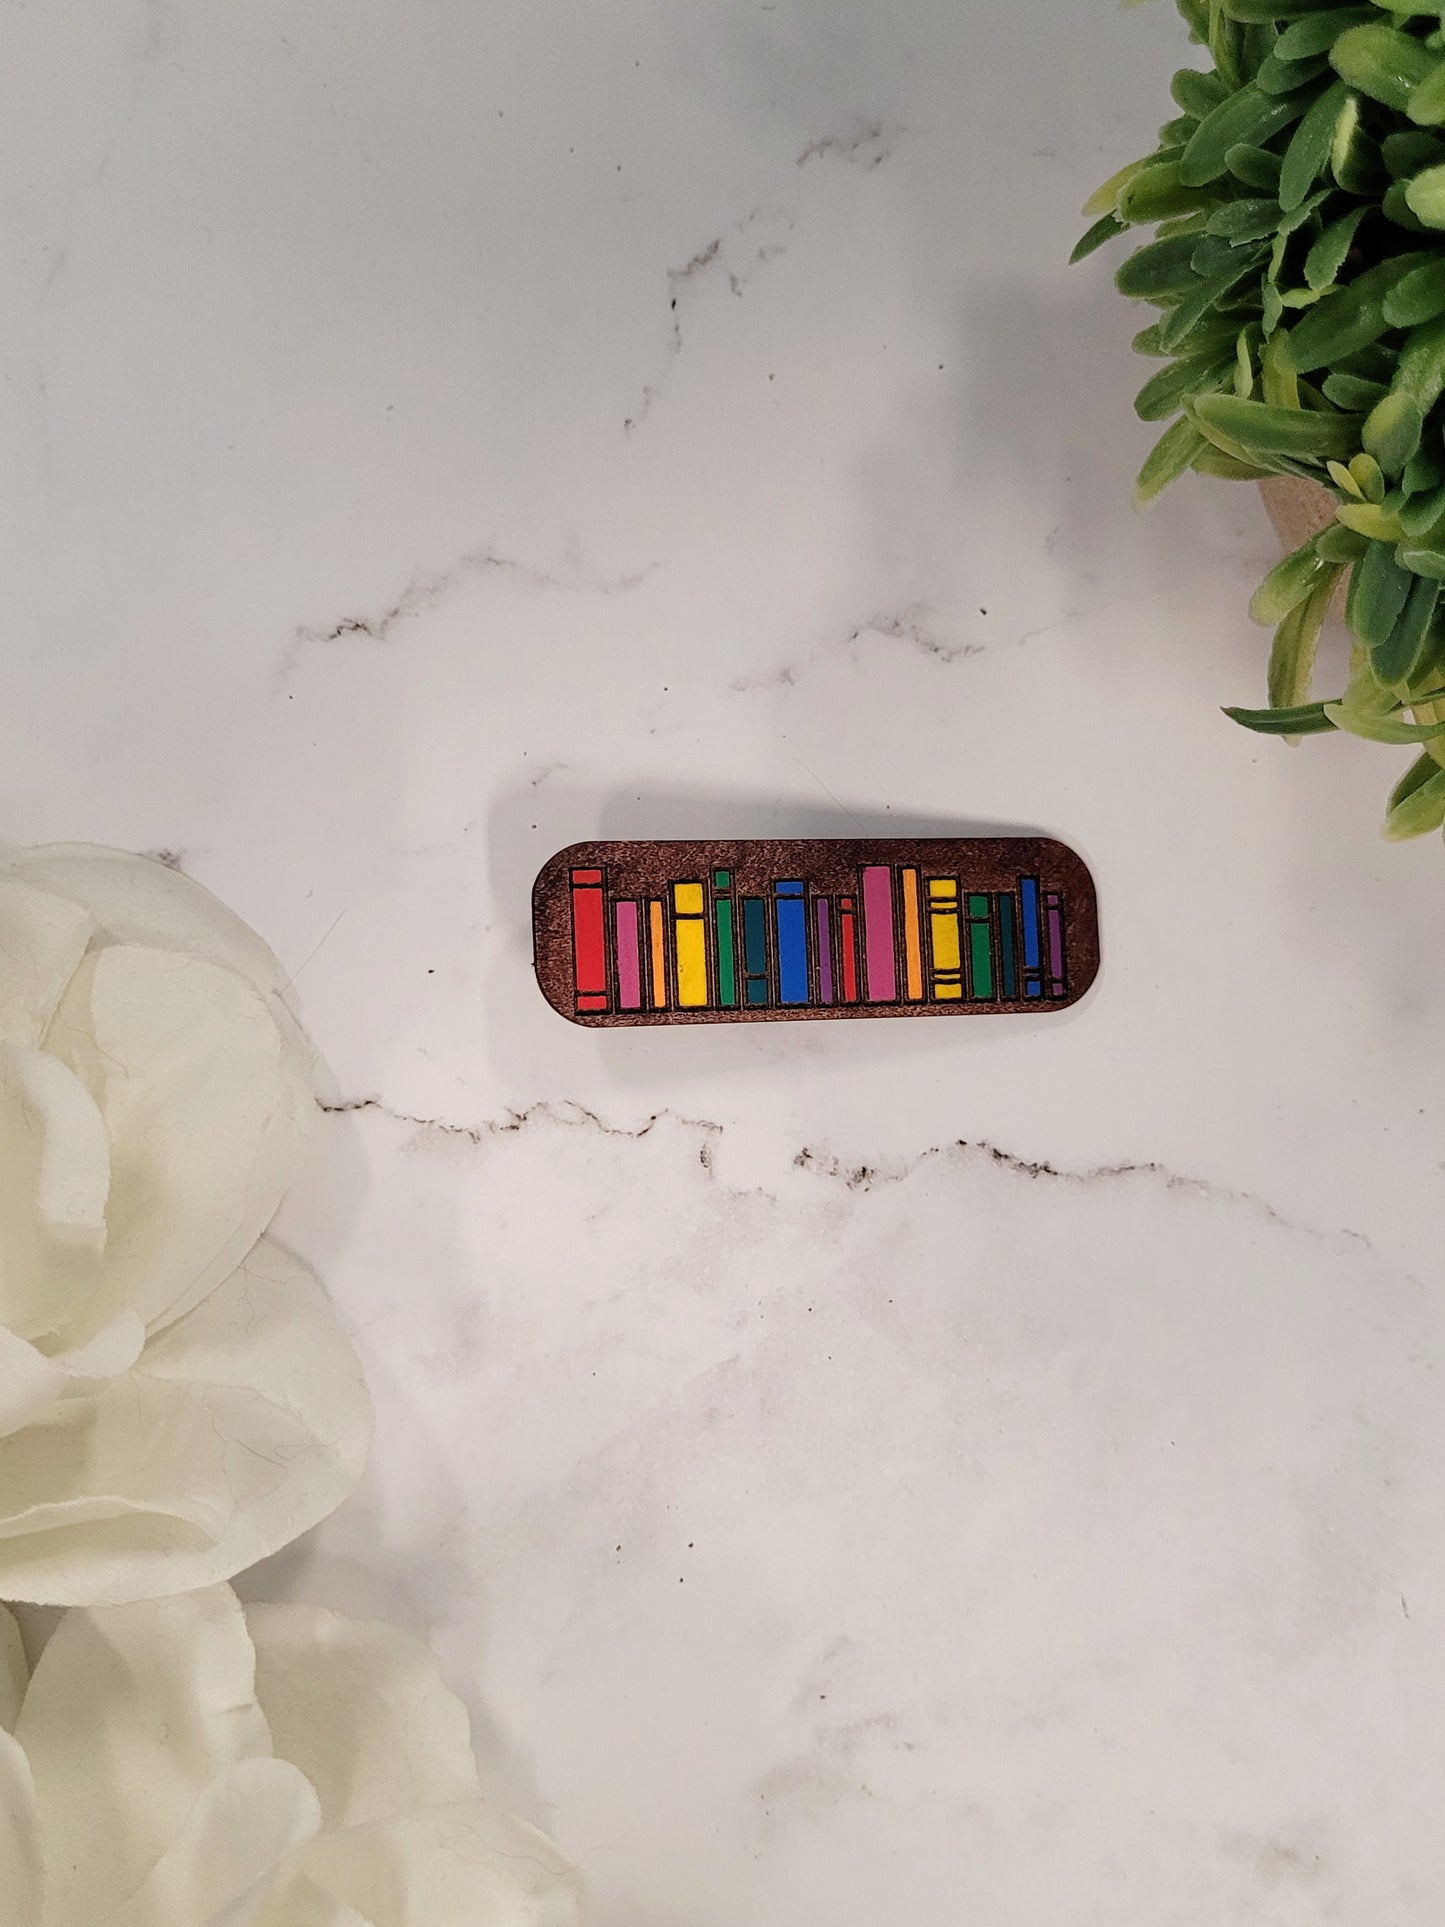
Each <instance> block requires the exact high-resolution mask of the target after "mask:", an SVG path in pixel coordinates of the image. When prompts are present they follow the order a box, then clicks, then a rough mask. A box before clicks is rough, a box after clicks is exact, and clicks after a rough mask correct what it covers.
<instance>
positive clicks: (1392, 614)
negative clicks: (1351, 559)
mask: <svg viewBox="0 0 1445 1927" xmlns="http://www.w3.org/2000/svg"><path fill="white" fill-rule="evenodd" d="M1411 584H1412V577H1411V575H1410V572H1409V570H1407V569H1402V568H1401V567H1400V565H1399V563H1398V562H1396V560H1395V552H1394V550H1393V549H1392V548H1391V547H1390V545H1389V543H1388V542H1372V543H1371V544H1370V546H1369V548H1368V549H1366V551H1365V553H1364V554H1363V555H1362V556H1361V557H1360V559H1359V561H1358V562H1357V563H1356V564H1355V567H1354V570H1353V572H1352V574H1351V576H1350V592H1349V596H1348V598H1347V600H1346V603H1345V619H1346V621H1347V622H1348V623H1349V626H1350V628H1351V630H1352V631H1353V633H1354V634H1355V635H1357V636H1358V637H1359V639H1360V641H1361V642H1362V643H1364V645H1365V647H1366V648H1367V649H1368V650H1369V652H1370V657H1371V661H1372V662H1373V660H1374V656H1375V652H1376V651H1377V650H1378V649H1382V648H1383V647H1384V645H1385V644H1386V643H1387V642H1388V641H1389V639H1390V631H1391V630H1392V629H1393V628H1394V626H1395V624H1396V623H1397V622H1398V621H1399V620H1400V614H1401V611H1402V610H1403V609H1404V607H1405V603H1406V601H1407V600H1408V598H1409V595H1410V589H1411Z"/></svg>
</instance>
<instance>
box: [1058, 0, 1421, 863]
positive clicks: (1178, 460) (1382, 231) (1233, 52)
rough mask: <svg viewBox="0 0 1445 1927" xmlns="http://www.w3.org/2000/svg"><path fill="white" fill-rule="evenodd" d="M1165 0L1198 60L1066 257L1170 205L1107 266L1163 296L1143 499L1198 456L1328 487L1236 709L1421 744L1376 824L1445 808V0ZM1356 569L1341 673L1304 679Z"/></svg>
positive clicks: (1275, 594)
mask: <svg viewBox="0 0 1445 1927" xmlns="http://www.w3.org/2000/svg"><path fill="white" fill-rule="evenodd" d="M1176 4H1177V5H1178V8H1179V12H1180V13H1181V14H1182V15H1183V17H1184V20H1185V22H1186V24H1187V26H1188V27H1189V30H1190V35H1191V38H1192V39H1194V40H1195V41H1196V42H1198V43H1199V44H1201V45H1202V46H1204V47H1206V48H1207V49H1208V54H1209V65H1208V67H1207V68H1204V69H1198V68H1193V67H1186V68H1183V69H1181V70H1180V71H1179V72H1178V73H1177V74H1176V75H1175V76H1174V81H1173V85H1172V89H1171V91H1172V94H1173V98H1174V104H1175V106H1176V107H1177V109H1178V112H1177V114H1176V115H1175V116H1174V118H1173V119H1171V120H1169V121H1167V122H1166V123H1165V125H1164V126H1163V127H1161V128H1160V130H1159V144H1158V146H1157V148H1156V149H1155V151H1154V152H1153V153H1151V154H1148V155H1145V156H1144V158H1143V159H1141V160H1137V161H1133V162H1131V163H1130V165H1129V166H1127V167H1125V168H1122V169H1121V170H1120V171H1119V173H1117V174H1116V175H1114V176H1113V178H1112V179H1111V180H1109V181H1107V182H1105V184H1104V186H1103V187H1101V188H1100V189H1099V191H1098V193H1097V194H1096V195H1094V197H1093V198H1092V199H1091V200H1090V202H1089V203H1088V204H1087V207H1086V210H1085V211H1086V212H1087V213H1089V214H1092V215H1094V216H1095V217H1096V219H1095V221H1094V225H1093V226H1092V227H1091V228H1090V229H1089V230H1088V232H1087V233H1086V234H1085V235H1084V237H1083V239H1082V240H1081V241H1080V242H1079V245H1078V247H1077V248H1076V249H1075V250H1074V257H1073V258H1074V259H1075V260H1080V259H1082V258H1083V257H1084V256H1085V255H1087V254H1090V253H1092V252H1093V251H1094V249H1095V248H1097V247H1100V246H1102V245H1103V244H1104V243H1105V242H1106V241H1109V240H1111V239H1113V238H1114V237H1115V236H1117V235H1121V234H1123V233H1125V232H1127V231H1128V230H1129V229H1131V228H1137V227H1153V228H1155V229H1156V233H1155V237H1154V239H1152V240H1150V241H1148V242H1146V243H1145V244H1144V245H1143V246H1142V247H1140V248H1138V249H1136V251H1135V252H1134V253H1133V254H1131V255H1130V256H1129V258H1128V259H1127V260H1126V261H1125V262H1124V264H1123V265H1122V267H1121V268H1120V269H1119V272H1118V276H1117V281H1118V286H1119V288H1120V291H1121V292H1122V293H1124V294H1126V295H1128V296H1130V297H1131V298H1133V299H1136V300H1140V301H1145V302H1148V303H1149V304H1150V305H1151V306H1152V307H1155V308H1157V309H1158V310H1159V311H1160V316H1159V319H1158V320H1157V321H1155V322H1153V323H1152V324H1151V325H1150V326H1149V327H1147V328H1145V329H1144V330H1143V332H1142V333H1141V334H1139V335H1138V336H1137V337H1136V338H1135V343H1134V345H1135V347H1136V349H1137V350H1138V351H1139V352H1140V353H1141V354H1144V355H1150V356H1153V357H1156V358H1157V359H1159V360H1160V361H1161V362H1162V363H1163V366H1162V367H1161V368H1160V370H1159V371H1158V372H1157V373H1156V374H1154V375H1152V376H1151V377H1150V378H1149V380H1148V381H1146V382H1145V384H1144V386H1143V388H1142V389H1141V390H1140V392H1139V396H1138V400H1137V402H1136V407H1137V410H1138V413H1139V415H1140V416H1141V417H1142V418H1143V419H1144V420H1145V421H1161V422H1163V421H1167V422H1168V423H1169V425H1168V426H1167V427H1166V428H1165V429H1164V432H1163V434H1162V436H1161V437H1160V439H1159V441H1158V442H1157V443H1156V444H1155V446H1154V448H1153V450H1152V451H1151V452H1150V454H1149V456H1148V459H1147V460H1146V461H1145V463H1144V466H1143V469H1142V470H1141V472H1140V476H1139V484H1138V499H1139V500H1140V502H1141V503H1147V502H1149V501H1152V500H1153V499H1154V497H1155V496H1157V495H1158V494H1159V492H1160V491H1161V490H1162V489H1163V488H1165V487H1166V486H1167V485H1168V484H1169V483H1170V482H1172V481H1174V480H1176V479H1177V477H1179V476H1180V475H1182V474H1183V473H1184V472H1185V471H1186V470H1188V469H1194V470H1197V471H1199V472H1200V473H1203V474H1206V475H1216V476H1222V477H1226V478H1228V479H1231V480H1239V481H1258V480H1261V479H1263V478H1264V477H1265V476H1270V475H1288V476H1296V477H1299V478H1302V479H1305V480H1307V481H1311V482H1318V483H1320V484H1322V485H1323V486H1324V487H1325V488H1326V489H1328V490H1329V491H1330V492H1331V494H1333V496H1334V498H1335V502H1336V519H1335V521H1334V523H1333V524H1332V525H1331V526H1330V527H1329V528H1327V529H1325V530H1324V531H1323V532H1322V533H1321V534H1319V535H1317V536H1314V537H1312V538H1311V539H1310V540H1309V541H1307V542H1306V543H1304V544H1303V545H1302V547H1300V548H1299V549H1297V550H1295V552H1294V553H1293V554H1292V555H1289V556H1286V557H1285V559H1284V560H1283V561H1282V562H1281V563H1280V564H1279V565H1278V566H1277V567H1276V568H1274V569H1272V570H1271V571H1270V574H1269V575H1268V576H1267V577H1266V579H1265V581H1264V582H1263V584H1261V586H1260V589H1259V591H1258V593H1257V594H1256V595H1255V597H1254V599H1253V602H1252V603H1251V614H1252V615H1253V616H1254V618H1255V620H1256V621H1259V622H1262V623H1265V624H1269V625H1272V626H1273V628H1274V645H1273V648H1272V650H1271V653H1270V662H1269V677H1268V696H1269V705H1268V707H1267V708H1265V709H1231V710H1229V711H1228V712H1227V713H1228V714H1229V715H1231V716H1233V717H1234V719H1235V720H1236V721H1237V722H1240V723H1243V724H1244V725H1245V726H1246V727H1247V728H1250V729H1256V730H1260V731H1263V732H1265V733H1266V734H1274V735H1280V736H1284V737H1287V738H1289V739H1294V738H1297V737H1300V736H1305V735H1310V734H1314V733H1326V732H1331V731H1338V730H1346V731H1349V732H1350V733H1352V734H1354V735H1356V736H1362V737H1365V738H1367V739H1369V740H1371V741H1375V742H1384V743H1392V744H1411V745H1415V746H1417V747H1418V749H1419V754H1418V757H1417V759H1416V761H1415V762H1414V763H1413V764H1412V765H1411V766H1410V768H1409V769H1408V770H1407V771H1406V773H1405V776H1404V777H1403V778H1402V779H1401V781H1400V782H1399V783H1398V784H1397V785H1396V787H1395V790H1394V791H1393V793H1392V794H1391V797H1390V800H1389V804H1388V806H1387V811H1386V818H1385V834H1386V835H1387V836H1389V837H1391V838H1400V837H1407V836H1418V835H1420V834H1422V833H1423V832H1425V831H1428V830H1434V829H1439V828H1440V827H1441V825H1442V824H1445V600H1442V596H1445V406H1442V396H1445V0H1436V3H1435V4H1434V5H1425V4H1423V0H1369V4H1361V5H1354V6H1341V5H1339V4H1331V0H1176ZM1346 575H1348V578H1349V589H1348V596H1347V601H1346V620H1347V623H1348V626H1349V629H1350V632H1351V638H1352V648H1351V656H1350V675H1349V680H1348V684H1347V686H1346V688H1345V689H1344V690H1343V691H1341V692H1339V694H1338V695H1337V696H1336V697H1335V698H1334V699H1333V700H1328V701H1317V700H1312V685H1313V678H1314V667H1315V650H1316V646H1317V643H1318V640H1319V635H1320V630H1321V628H1322V626H1323V623H1324V619H1325V615H1326V613H1327V611H1328V609H1329V606H1330V602H1331V599H1332V597H1333V596H1334V594H1335V592H1336V589H1337V588H1338V585H1339V583H1340V582H1341V580H1342V579H1344V578H1345V577H1346Z"/></svg>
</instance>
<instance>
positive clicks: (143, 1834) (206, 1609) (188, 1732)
mask: <svg viewBox="0 0 1445 1927" xmlns="http://www.w3.org/2000/svg"><path fill="white" fill-rule="evenodd" d="M0 1895H3V1903H0V1904H3V1909H4V1920H5V1927H578V1923H579V1922H580V1920H581V1918H582V1908H581V1898H580V1882H579V1880H578V1877H577V1875H576V1874H575V1873H574V1872H573V1871H572V1870H571V1869H570V1868H569V1867H568V1866H567V1863H566V1862H565V1861H564V1860H563V1859H562V1858H561V1857H560V1855H559V1854H558V1853H557V1851H556V1849H555V1848H554V1847H553V1846H552V1845H551V1843H550V1842H549V1841H548V1840H547V1839H546V1838H545V1836H544V1835H542V1834H540V1833H538V1832H537V1831H536V1830H535V1829H534V1828H532V1827H529V1826H527V1825H525V1824H524V1823H523V1822H522V1821H520V1820H514V1819H512V1818H510V1817H509V1816H507V1815H506V1814H503V1813H500V1812H498V1811H497V1810H496V1809H495V1808H493V1807H490V1806H489V1805H487V1803H486V1802H485V1801H484V1800H483V1799H482V1797H481V1789H480V1785H479V1783H478V1778H477V1767H476V1762H475V1760H474V1759H473V1757H472V1747H471V1736H470V1731H469V1726H468V1721H467V1714H466V1709H465V1708H464V1707H463V1706H462V1704H461V1702H460V1701H459V1700H457V1699H456V1698H455V1697H454V1696H453V1695H452V1694H451V1693H450V1692H448V1690H447V1688H446V1687H445V1686H444V1685H443V1684H442V1680H441V1677H440V1674H439V1673H438V1671H437V1668H436V1664H435V1662H434V1661H433V1659H432V1657H431V1655H430V1653H428V1652H427V1650H426V1648H425V1647H424V1646H422V1645H420V1644H419V1643H418V1642H417V1641H416V1640H414V1639H411V1638H410V1637H408V1636H407V1635H406V1634H404V1633H400V1632H398V1631H397V1630H396V1629H395V1628H394V1627H391V1626H382V1625H377V1624H374V1623H370V1622H360V1621H356V1620H350V1619H343V1618H341V1617H340V1616H339V1615H337V1614H336V1613H330V1612H322V1611H319V1610H317V1609H315V1608H313V1607H309V1606H251V1607H248V1608H246V1609H245V1610H244V1611H243V1609H242V1607H241V1605H240V1604H239V1602H238V1601H237V1599H236V1596H235V1594H234V1593H233V1592H232V1591H231V1589H230V1587H229V1586H216V1587H211V1588H209V1589H207V1590H205V1591H203V1592H197V1593H189V1594H186V1595H184V1596H183V1597H181V1598H177V1599H163V1600H155V1601H142V1602H140V1603H138V1604H136V1605H131V1606H102V1607H98V1608H96V1609H95V1610H93V1611H85V1610H76V1611H73V1612H69V1613H67V1614H66V1615H65V1617H64V1618H63V1619H62V1620H61V1622H60V1624H59V1626H58V1628H57V1629H56V1631H55V1633H54V1634H53V1636H52V1637H51V1640H50V1643H49V1645H48V1646H47V1647H46V1648H45V1651H44V1652H43V1654H42V1655H41V1657H40V1661H39V1664H38V1665H37V1666H36V1668H35V1674H34V1677H33V1678H31V1679H28V1680H27V1678H26V1671H25V1661H24V1655H23V1653H22V1650H21V1646H20V1641H19V1637H18V1635H17V1633H16V1630H15V1623H14V1621H13V1620H12V1619H11V1618H10V1616H9V1614H8V1613H6V1612H5V1610H4V1608H3V1607H0Z"/></svg>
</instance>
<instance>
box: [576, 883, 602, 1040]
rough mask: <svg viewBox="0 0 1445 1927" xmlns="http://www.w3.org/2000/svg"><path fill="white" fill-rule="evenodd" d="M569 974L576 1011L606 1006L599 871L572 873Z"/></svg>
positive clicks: (598, 1008)
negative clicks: (575, 999)
mask: <svg viewBox="0 0 1445 1927" xmlns="http://www.w3.org/2000/svg"><path fill="white" fill-rule="evenodd" d="M572 976H573V982H574V985H575V988H576V992H577V1008H578V1010H606V1008H607V937H606V931H605V928H604V924H603V916H602V872H601V871H600V870H574V871H573V872H572Z"/></svg>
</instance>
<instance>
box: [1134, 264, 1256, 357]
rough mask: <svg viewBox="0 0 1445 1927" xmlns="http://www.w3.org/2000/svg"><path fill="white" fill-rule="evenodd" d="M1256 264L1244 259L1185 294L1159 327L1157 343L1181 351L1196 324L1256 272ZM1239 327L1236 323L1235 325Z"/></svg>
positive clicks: (1201, 282)
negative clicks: (1160, 342)
mask: <svg viewBox="0 0 1445 1927" xmlns="http://www.w3.org/2000/svg"><path fill="white" fill-rule="evenodd" d="M1258 269H1259V263H1258V261H1257V260H1256V259H1255V258H1254V256H1253V255H1252V254H1251V255H1247V257H1246V259H1244V260H1243V261H1241V262H1240V263H1239V265H1238V266H1237V267H1229V268H1226V269H1225V270H1224V271H1223V272H1222V273H1221V274H1217V275H1215V276H1213V277H1212V278H1211V279H1210V280H1207V281H1200V282H1198V283H1197V285H1196V286H1195V287H1194V288H1192V289H1191V290H1190V292H1189V293H1188V294H1186V295H1185V296H1184V297H1183V299H1182V300H1181V301H1180V302H1179V304H1178V306H1177V307H1175V308H1174V310H1173V311H1172V312H1171V313H1170V314H1167V315H1165V317H1164V319H1163V320H1162V322H1161V323H1160V325H1159V339H1160V340H1161V341H1162V342H1163V343H1164V346H1165V347H1166V348H1168V349H1170V350H1171V352H1172V351H1173V350H1175V349H1178V348H1182V347H1183V346H1184V343H1185V341H1186V340H1187V339H1188V337H1189V334H1190V332H1191V330H1192V329H1193V328H1194V327H1195V325H1196V323H1198V322H1199V321H1200V320H1202V319H1203V317H1204V316H1205V315H1206V314H1208V313H1209V312H1210V310H1211V309H1213V308H1216V307H1217V306H1218V305H1219V304H1220V302H1222V301H1223V300H1224V299H1225V298H1226V297H1227V296H1228V295H1229V294H1230V292H1231V291H1232V290H1233V289H1234V288H1236V287H1237V286H1238V285H1239V283H1240V282H1241V281H1243V280H1244V279H1245V278H1246V277H1247V276H1249V275H1251V274H1255V273H1257V272H1258ZM1235 325H1236V326H1238V323H1236V324H1235Z"/></svg>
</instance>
